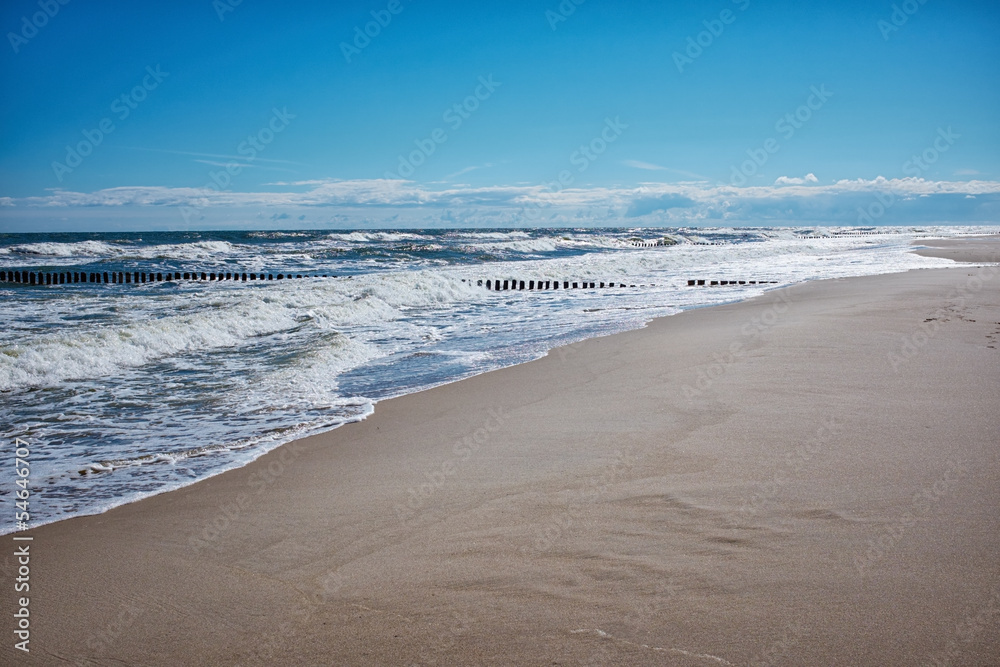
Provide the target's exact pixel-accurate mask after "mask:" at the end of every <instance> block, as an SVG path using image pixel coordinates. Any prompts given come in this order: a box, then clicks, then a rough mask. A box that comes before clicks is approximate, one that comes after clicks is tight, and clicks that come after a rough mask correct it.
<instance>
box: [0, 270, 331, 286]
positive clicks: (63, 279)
mask: <svg viewBox="0 0 1000 667" xmlns="http://www.w3.org/2000/svg"><path fill="white" fill-rule="evenodd" d="M336 277H337V276H330V275H329V274H326V273H324V274H322V275H312V276H309V275H303V274H301V273H294V274H293V273H278V274H274V273H233V272H221V271H220V272H218V273H215V272H211V273H206V272H191V271H183V272H182V271H166V272H157V273H153V272H146V271H99V272H89V273H88V272H84V271H61V272H51V271H38V272H36V271H6V270H3V271H0V282H8V283H21V284H24V285H69V284H73V283H115V284H128V283H138V284H142V283H159V282H167V281H174V282H176V281H180V280H196V281H199V282H201V281H207V282H212V281H220V280H229V281H240V282H247V281H253V280H285V279H289V280H298V279H301V278H336Z"/></svg>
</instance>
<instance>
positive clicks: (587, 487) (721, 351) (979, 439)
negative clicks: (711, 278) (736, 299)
mask: <svg viewBox="0 0 1000 667" xmlns="http://www.w3.org/2000/svg"><path fill="white" fill-rule="evenodd" d="M998 443H1000V269H998V268H996V267H987V268H983V267H977V266H975V265H968V266H961V267H958V268H953V269H942V270H923V271H912V272H909V273H906V274H894V275H887V276H878V277H869V278H859V279H849V280H840V281H823V282H815V283H808V284H803V285H799V286H796V287H792V288H788V289H784V290H776V291H772V292H769V293H767V294H766V295H764V296H762V297H759V298H757V299H754V300H751V301H748V302H744V303H738V304H731V305H725V306H719V307H713V308H704V309H699V310H695V311H691V312H687V313H684V314H682V315H678V316H674V317H668V318H663V319H660V320H657V321H655V322H653V323H652V324H650V326H648V327H646V328H645V329H642V330H639V331H633V332H628V333H623V334H618V335H615V336H609V337H605V338H599V339H593V340H589V341H585V342H583V343H579V344H575V345H571V346H568V347H564V348H560V349H558V350H554V351H553V352H551V353H550V354H549V355H548V356H547V357H545V358H544V359H540V360H538V361H535V362H531V363H528V364H523V365H520V366H516V367H512V368H508V369H504V370H501V371H496V372H493V373H488V374H485V375H481V376H478V377H474V378H470V379H468V380H464V381H462V382H457V383H454V384H451V385H447V386H444V387H439V388H436V389H433V390H430V391H426V392H422V393H419V394H413V395H410V396H406V397H402V398H399V399H394V400H390V401H386V402H383V403H380V404H379V405H378V406H377V407H376V411H375V414H374V415H373V416H372V417H370V418H369V419H368V420H367V421H365V422H361V423H358V424H352V425H348V426H345V427H343V428H340V429H337V430H335V431H333V432H330V433H326V434H323V435H320V436H315V437H311V438H307V439H304V440H300V441H297V442H295V443H291V444H289V445H286V446H284V447H281V448H279V449H278V450H275V451H274V452H271V453H270V454H268V455H266V456H264V457H262V458H261V459H259V460H258V461H256V462H255V463H253V464H251V465H249V466H247V467H245V468H242V469H239V470H234V471H231V472H228V473H225V474H223V475H219V476H217V477H215V478H212V479H210V480H207V481H204V482H201V483H198V484H195V485H193V486H191V487H187V488H185V489H181V490H179V491H175V492H171V493H167V494H163V495H160V496H157V497H154V498H150V499H147V500H144V501H142V502H138V503H134V504H131V505H128V506H124V507H120V508H117V509H115V510H112V511H109V512H107V513H105V514H102V515H99V516H93V517H82V518H77V519H72V520H68V521H64V522H60V523H56V524H52V525H49V526H44V527H41V528H38V529H35V530H33V531H31V534H32V535H33V536H34V541H33V542H32V543H31V553H32V558H31V614H32V616H31V619H32V634H31V644H30V646H31V653H30V655H27V656H25V655H23V654H21V653H20V652H15V651H14V650H13V648H12V645H13V640H12V639H11V637H12V636H13V635H12V632H11V629H12V616H11V614H12V606H13V600H14V598H15V594H14V593H13V592H12V589H13V585H12V584H11V583H9V582H11V581H12V575H11V574H10V573H11V572H12V570H11V568H12V567H14V566H13V565H12V563H13V558H8V560H7V561H6V564H5V565H6V572H7V574H5V575H4V588H5V589H6V590H7V593H5V594H4V595H3V596H2V598H0V599H2V602H0V604H2V611H3V615H4V618H5V619H6V620H5V621H4V623H5V626H4V627H6V628H7V631H6V632H5V633H4V635H5V636H6V637H7V639H5V640H4V645H3V647H2V649H0V651H2V654H0V656H2V658H0V662H3V663H4V664H67V663H66V661H68V663H69V664H78V661H79V664H114V665H120V664H128V665H178V664H188V665H199V664H203V665H235V664H245V665H271V664H303V665H306V664H338V665H339V664H344V665H348V664H350V665H359V664H393V665H395V664H438V665H459V664H530V665H543V664H544V665H551V664H566V665H603V664H623V665H624V664H629V665H635V664H648V665H743V664H774V665H777V664H789V665H806V664H812V665H816V664H824V665H832V664H841V665H913V664H923V663H925V662H926V663H933V661H934V660H941V661H947V663H948V664H954V665H991V664H992V665H996V664H998V663H1000V559H998V556H997V554H998V553H1000V447H998ZM4 540H5V542H6V543H7V544H8V545H9V546H8V548H7V549H6V550H5V551H6V552H7V553H12V552H13V550H14V549H13V547H12V546H10V545H12V544H13V543H12V542H11V538H10V537H9V536H8V537H5V538H4ZM11 660H16V661H17V662H16V663H11V662H10V661H11Z"/></svg>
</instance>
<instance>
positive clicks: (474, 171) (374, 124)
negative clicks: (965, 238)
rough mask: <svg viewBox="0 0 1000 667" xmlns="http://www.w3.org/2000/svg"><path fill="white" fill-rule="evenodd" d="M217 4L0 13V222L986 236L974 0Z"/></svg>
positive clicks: (998, 51) (987, 182) (995, 158)
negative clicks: (917, 230) (888, 227)
mask: <svg viewBox="0 0 1000 667" xmlns="http://www.w3.org/2000/svg"><path fill="white" fill-rule="evenodd" d="M232 1H233V0H215V2H213V1H212V0H200V1H198V2H177V3H168V2H159V3H152V2H151V3H131V2H89V3H88V2H82V1H81V0H68V1H67V3H66V4H65V5H63V4H60V3H59V0H34V1H28V0H12V1H8V2H6V3H4V5H3V8H2V10H0V25H2V27H3V29H4V33H5V36H6V39H5V40H4V41H5V44H4V45H3V46H2V47H0V52H2V56H0V68H2V69H0V71H2V76H3V79H2V83H3V90H4V96H3V103H2V111H0V113H2V118H0V120H2V123H3V127H4V128H5V132H4V138H3V142H2V144H0V230H3V231H26V230H63V231H98V230H101V229H123V228H131V229H152V228H155V229H182V228H199V227H201V228H219V227H262V226H263V227H267V226H284V227H289V226H291V227H295V226H300V227H307V226H308V227H317V226H319V227H370V226H390V227H391V226H480V225H502V226H520V225H546V226H549V225H629V226H639V225H713V226H718V225H754V224H845V225H853V224H859V223H868V222H870V223H871V224H911V223H913V224H928V223H932V222H940V223H958V224H965V223H969V224H977V223H994V224H995V223H1000V124H998V122H997V119H998V118H1000V72H998V67H1000V66H998V63H1000V40H998V39H997V35H998V34H1000V5H998V4H997V3H996V2H972V1H962V0H958V1H952V2H944V1H943V0H925V2H923V3H921V2H920V0H909V2H896V3H893V2H851V1H846V2H837V3H801V2H795V3H793V2H771V3H763V2H758V1H757V0H738V1H733V0H724V1H723V0H720V1H717V2H672V3H662V2H639V1H636V2H609V1H606V0H603V1H602V0H585V1H583V2H581V3H580V4H576V2H574V1H573V0H564V1H563V2H561V3H560V2H558V1H557V0H550V1H548V2H543V1H539V2H510V3H497V4H486V3H468V2H462V3H459V2H433V1H431V0H393V1H392V2H390V1H389V0H375V1H372V2H350V3H347V2H345V3H318V2H317V3H310V2H302V3H295V4H294V5H289V4H283V3H277V2H267V1H265V0H242V2H239V4H236V5H232V4H231V3H232ZM46 10H47V11H48V14H46V13H45V11H46ZM379 20H381V24H379V23H377V21H379ZM383 24H384V25H383ZM366 27H367V28H368V32H369V33H370V35H374V36H363V37H358V35H359V33H360V34H362V35H363V33H364V30H365V28H366ZM456 105H457V108H456ZM102 130H110V132H107V131H102ZM81 142H82V145H81ZM68 149H69V150H68ZM83 153H86V155H83ZM915 156H916V158H917V159H916V160H914V159H913V158H914V157H915ZM921 156H923V157H921ZM227 167H228V173H227ZM880 207H881V208H880ZM866 212H867V214H868V218H865V213H866Z"/></svg>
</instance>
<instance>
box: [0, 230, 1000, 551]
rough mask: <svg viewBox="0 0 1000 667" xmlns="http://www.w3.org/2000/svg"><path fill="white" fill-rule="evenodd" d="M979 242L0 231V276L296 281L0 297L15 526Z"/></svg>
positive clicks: (853, 237)
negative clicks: (424, 397) (559, 360)
mask: <svg viewBox="0 0 1000 667" xmlns="http://www.w3.org/2000/svg"><path fill="white" fill-rule="evenodd" d="M997 232H998V228H997V227H877V228H865V229H859V228H848V227H841V228H837V227H819V228H812V227H802V228H795V227H780V228H715V229H709V228H677V229H663V228H657V229H644V228H630V229H626V228H616V229H532V230H524V229H487V230H462V229H456V230H384V231H371V230H368V231H244V232H240V231H219V232H192V231H185V232H161V233H119V232H112V233H92V234H44V235H43V234H0V271H11V270H18V271H34V272H86V273H88V275H89V274H90V273H100V274H103V273H111V274H114V273H116V272H129V273H133V274H134V273H135V272H150V273H155V272H160V273H164V274H165V273H167V272H170V273H171V274H174V273H185V272H194V273H198V274H199V275H200V273H202V272H204V273H239V274H243V273H256V274H258V275H260V274H262V273H263V274H271V275H275V274H284V275H287V274H293V275H296V276H297V275H301V276H303V277H302V278H293V279H284V280H276V279H275V280H263V281H261V280H256V281H242V280H227V281H200V280H198V281H195V280H166V279H165V280H162V281H157V282H146V283H142V282H140V283H138V284H136V283H134V282H132V283H127V284H117V283H103V282H101V283H99V284H95V283H92V282H88V283H72V284H61V285H25V284H15V283H11V282H0V314H2V322H3V326H2V327H0V402H2V407H0V429H2V433H0V442H2V443H3V445H4V451H6V452H8V456H7V463H8V464H9V465H8V468H9V469H11V470H13V468H12V467H11V466H14V457H15V450H16V447H15V445H16V443H17V442H18V441H20V442H23V443H27V445H26V447H27V449H28V453H29V456H30V459H29V461H30V462H29V466H30V476H29V483H30V491H31V493H30V524H29V525H30V526H32V527H34V526H37V525H41V524H44V523H49V522H52V521H57V520H60V519H65V518H68V517H72V516H79V515H88V514H96V513H100V512H104V511H106V510H108V509H110V508H112V507H115V506H117V505H121V504H124V503H128V502H133V501H135V500H138V499H140V498H143V497H146V496H150V495H153V494H158V493H163V492H165V491H169V490H171V489H176V488H179V487H182V486H185V485H188V484H192V483H194V482H197V481H199V480H202V479H205V478H207V477H211V476H213V475H217V474H219V473H222V472H224V471H226V470H229V469H232V468H236V467H239V466H243V465H246V464H247V463H248V462H250V461H252V460H254V459H255V458H257V457H259V456H261V455H262V454H264V453H265V452H267V451H269V450H271V449H274V448H275V447H278V446H279V445H281V444H283V443H286V442H289V441H291V440H293V439H296V438H301V437H303V436H306V435H311V434H315V433H320V432H323V431H328V430H331V429H335V428H337V427H339V426H342V425H344V424H347V423H350V422H354V421H358V420H362V419H365V418H366V417H368V416H369V415H371V414H372V413H373V411H375V410H378V403H379V401H382V400H385V399H387V398H392V397H395V396H402V395H404V394H409V393H412V392H416V391H421V390H423V389H427V388H430V387H434V386H437V385H441V384H445V383H449V382H454V381H456V380H460V379H462V378H466V377H469V376H472V375H477V374H479V373H485V372H488V371H491V370H494V369H498V368H503V367H506V366H511V365H513V364H518V363H522V362H526V361H529V360H531V359H537V358H539V357H542V356H544V355H545V354H546V353H547V352H548V351H549V350H551V349H552V348H554V347H557V346H560V345H565V344H568V343H573V342H576V341H580V340H583V339H586V338H591V337H595V336H604V335H608V334H612V333H616V332H620V331H626V330H630V329H636V328H639V327H642V326H644V325H645V324H646V323H648V322H649V321H650V320H652V319H654V318H658V317H664V316H669V315H674V314H676V313H680V312H682V311H684V310H687V309H691V308H698V307H703V306H711V305H714V304H720V303H727V302H733V301H739V300H743V299H748V298H750V297H753V296H757V295H760V294H762V293H763V292H765V291H766V290H770V289H776V288H780V287H784V286H788V285H792V284H794V283H799V282H802V281H806V280H819V279H826V278H845V277H851V276H863V275H874V274H882V273H892V272H900V271H906V270H909V269H916V268H931V267H944V266H951V265H953V263H952V262H951V261H950V260H944V259H934V258H925V257H920V256H918V255H915V254H913V253H912V252H910V250H911V249H912V248H911V244H912V243H913V242H914V241H916V242H918V243H919V242H920V240H921V239H927V238H942V237H944V238H955V237H962V236H968V235H975V234H982V233H989V234H995V233H997ZM323 276H326V277H323ZM334 276H336V277H334ZM498 279H499V280H500V281H501V285H502V284H503V283H502V281H510V282H509V286H510V285H516V286H518V287H519V286H520V281H522V280H523V281H525V283H526V288H525V289H523V290H521V289H507V290H502V289H501V290H500V291H497V290H496V289H493V288H492V286H494V285H495V283H494V281H496V280H498ZM689 280H696V281H697V280H705V281H706V284H705V286H702V287H698V286H697V283H696V285H695V286H694V287H690V286H688V281H689ZM713 280H717V281H720V282H721V281H722V280H726V281H734V282H735V283H736V284H734V285H726V286H722V285H719V286H711V281H713ZM486 281H490V285H491V289H487V288H486ZM530 281H536V284H537V282H539V281H541V282H542V284H544V283H545V282H546V281H548V282H549V283H550V285H551V284H552V283H555V282H556V281H559V282H560V289H558V290H556V289H552V288H551V286H550V289H548V290H544V289H543V290H538V289H535V290H530V289H527V287H528V286H530ZM740 281H743V282H742V283H741V282H740ZM751 281H754V284H751ZM574 282H575V283H577V284H578V285H579V287H578V288H577V289H573V288H572V284H573V283H574ZM567 283H569V286H570V288H569V289H565V288H563V285H566V284H567ZM590 283H594V285H595V287H594V288H593V289H591V288H589V284H590ZM601 283H605V287H604V288H601V287H600V285H601ZM610 283H614V285H615V286H614V287H608V286H607V284H610ZM585 284H586V285H587V288H586V289H584V288H583V285H585ZM623 285H624V286H623ZM399 446H400V447H405V446H406V443H405V442H400V443H399ZM22 453H23V452H22ZM2 479H3V480H4V481H3V482H2V483H0V506H2V507H6V508H8V509H9V510H10V511H4V512H2V513H0V534H6V533H10V532H14V531H15V530H16V529H17V528H18V527H17V526H16V524H15V521H14V517H15V513H14V503H15V501H16V493H17V491H18V489H19V487H18V486H16V485H15V480H16V479H17V477H16V476H14V475H13V473H12V474H11V475H6V476H4V477H2Z"/></svg>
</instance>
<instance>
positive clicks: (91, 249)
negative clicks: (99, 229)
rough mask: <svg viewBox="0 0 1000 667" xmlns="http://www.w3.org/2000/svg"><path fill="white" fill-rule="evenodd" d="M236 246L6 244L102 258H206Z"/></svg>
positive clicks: (39, 252) (36, 252)
mask: <svg viewBox="0 0 1000 667" xmlns="http://www.w3.org/2000/svg"><path fill="white" fill-rule="evenodd" d="M236 251H237V249H236V248H235V247H234V246H233V245H232V244H231V243H229V242H227V241H194V242H191V243H175V244H167V245H154V246H136V245H131V244H129V245H124V244H116V243H106V242H104V241H79V242H76V243H56V242H47V243H24V244H21V245H15V246H11V247H10V252H11V253H13V254H21V255H30V256H33V257H61V258H65V257H83V258H89V257H100V258H105V259H210V258H212V257H216V256H220V255H230V254H232V253H234V252H236Z"/></svg>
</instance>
